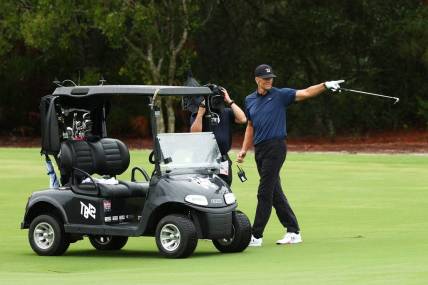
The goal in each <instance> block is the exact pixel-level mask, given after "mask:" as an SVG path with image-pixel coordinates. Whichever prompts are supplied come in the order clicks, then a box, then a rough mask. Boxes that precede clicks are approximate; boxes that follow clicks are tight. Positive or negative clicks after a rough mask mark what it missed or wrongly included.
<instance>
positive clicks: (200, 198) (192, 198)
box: [184, 195, 208, 206]
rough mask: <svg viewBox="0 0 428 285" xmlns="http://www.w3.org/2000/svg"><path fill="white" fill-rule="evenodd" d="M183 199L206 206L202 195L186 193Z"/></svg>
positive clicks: (206, 201)
mask: <svg viewBox="0 0 428 285" xmlns="http://www.w3.org/2000/svg"><path fill="white" fill-rule="evenodd" d="M184 200H185V201H186V202H189V203H192V204H195V205H200V206H208V200H207V198H206V197H205V196H202V195H187V196H186V198H184Z"/></svg>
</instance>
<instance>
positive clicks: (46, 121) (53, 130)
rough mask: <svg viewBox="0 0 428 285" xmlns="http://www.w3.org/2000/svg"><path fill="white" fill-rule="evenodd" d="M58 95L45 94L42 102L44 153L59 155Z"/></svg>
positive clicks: (42, 151)
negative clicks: (56, 108)
mask: <svg viewBox="0 0 428 285" xmlns="http://www.w3.org/2000/svg"><path fill="white" fill-rule="evenodd" d="M55 99H57V97H56V96H52V95H48V96H44V97H43V98H42V99H41V102H40V117H41V132H42V150H41V153H43V154H53V155H55V156H56V155H57V154H58V152H59V150H60V136H59V127H58V118H57V115H56V111H55Z"/></svg>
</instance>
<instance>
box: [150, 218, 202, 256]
mask: <svg viewBox="0 0 428 285" xmlns="http://www.w3.org/2000/svg"><path fill="white" fill-rule="evenodd" d="M197 244H198V237H197V233H196V228H195V225H194V224H193V222H192V221H191V220H190V219H189V218H187V217H186V216H183V215H168V216H166V217H164V218H162V219H161V220H160V222H159V223H158V225H157V227H156V245H157V246H158V248H159V251H160V253H161V254H162V255H164V256H166V257H169V258H184V257H188V256H189V255H191V254H192V253H193V251H194V250H195V248H196V245H197Z"/></svg>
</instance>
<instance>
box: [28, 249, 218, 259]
mask: <svg viewBox="0 0 428 285" xmlns="http://www.w3.org/2000/svg"><path fill="white" fill-rule="evenodd" d="M25 255H35V254H32V253H28V254H25ZM220 255H225V254H224V253H221V252H198V251H195V252H194V253H193V254H192V255H191V256H190V258H199V257H209V256H220ZM63 257H64V258H73V257H85V258H100V257H109V258H127V259H129V258H144V259H147V258H150V259H167V258H166V257H164V256H162V255H161V254H160V253H159V252H158V251H142V250H141V251H140V250H113V251H98V250H93V249H83V250H70V251H67V252H66V253H65V254H64V255H63ZM54 258H55V257H54Z"/></svg>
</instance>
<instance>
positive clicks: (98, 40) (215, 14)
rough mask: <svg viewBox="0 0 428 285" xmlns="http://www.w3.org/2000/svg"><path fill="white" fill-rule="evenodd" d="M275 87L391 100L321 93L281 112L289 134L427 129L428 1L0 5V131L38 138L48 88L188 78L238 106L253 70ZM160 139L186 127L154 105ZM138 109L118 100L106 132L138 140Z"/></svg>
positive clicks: (168, 106) (144, 127)
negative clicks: (271, 74) (331, 86)
mask: <svg viewBox="0 0 428 285" xmlns="http://www.w3.org/2000/svg"><path fill="white" fill-rule="evenodd" d="M261 63H267V64H271V65H272V66H273V68H274V70H275V73H276V74H277V75H278V78H277V79H276V80H275V82H274V85H276V86H278V87H293V88H296V89H300V88H305V87H308V86H310V85H313V84H316V83H320V82H324V81H327V80H333V79H345V80H346V84H345V87H348V88H352V89H360V90H365V91H371V92H375V93H382V94H387V95H389V96H396V97H399V98H400V103H399V104H397V105H393V104H392V103H391V101H387V100H382V99H378V98H374V97H370V96H360V95H355V94H344V93H342V94H334V96H320V97H318V98H316V99H314V100H310V101H308V102H305V103H302V104H296V105H294V106H293V107H292V108H290V109H289V111H288V122H289V123H288V124H289V126H288V129H289V133H290V134H291V135H293V136H324V137H326V136H327V137H334V136H336V135H356V136H357V135H363V134H366V133H373V132H381V131H400V130H406V129H423V130H426V129H427V128H428V1H426V0H424V1H421V0H419V1H417V0H394V1H392V0H391V1H385V0H329V1H327V0H325V1H321V0H318V1H317V0H281V1H273V0H258V1H252V0H233V1H226V0H158V1H154V0H146V1H136V0H135V1H133V0H104V1H92V0H86V1H85V0H20V1H18V0H2V1H0V134H1V135H3V136H8V135H14V136H37V135H38V134H39V132H40V126H39V114H38V105H39V101H40V97H41V96H43V95H46V94H50V93H51V92H52V91H53V90H54V88H55V85H54V84H53V83H52V82H53V81H54V80H55V79H58V80H64V79H72V80H73V81H75V82H79V83H80V84H81V85H84V84H99V80H100V79H101V78H104V79H105V80H107V84H167V85H182V84H183V83H184V81H185V80H186V77H187V74H188V71H189V70H190V69H191V70H192V72H193V76H194V77H195V78H196V79H197V80H198V81H199V82H200V83H202V84H205V83H209V82H211V83H216V84H219V85H222V86H224V87H225V88H227V89H228V90H229V93H230V94H231V96H232V98H233V99H235V101H236V102H238V104H240V105H241V106H243V102H244V98H245V96H247V95H248V94H249V93H251V92H252V91H254V89H255V83H254V76H253V72H254V68H255V67H256V66H257V65H259V64H261ZM162 107H163V115H164V116H163V119H164V120H163V121H160V122H159V127H160V128H161V129H163V130H165V131H174V130H178V131H186V130H188V114H186V113H185V112H183V111H182V110H181V107H180V102H179V101H175V100H165V101H164V102H162ZM147 118H148V109H147V107H146V106H145V102H143V103H141V102H135V101H133V100H126V101H122V100H118V101H117V102H115V106H114V108H113V110H112V113H111V116H110V129H111V132H112V133H113V134H115V135H120V136H127V135H138V136H144V135H147V134H148V133H149V132H148V128H149V125H148V124H147Z"/></svg>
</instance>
